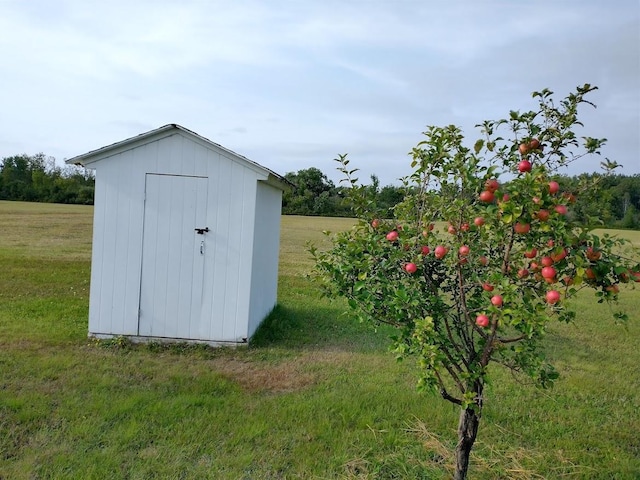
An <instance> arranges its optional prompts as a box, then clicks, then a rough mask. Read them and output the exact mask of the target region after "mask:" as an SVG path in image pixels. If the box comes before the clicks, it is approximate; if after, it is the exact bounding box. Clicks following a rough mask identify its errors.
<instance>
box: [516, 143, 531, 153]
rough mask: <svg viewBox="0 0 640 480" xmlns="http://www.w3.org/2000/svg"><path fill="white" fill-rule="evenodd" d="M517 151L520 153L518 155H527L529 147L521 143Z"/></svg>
mask: <svg viewBox="0 0 640 480" xmlns="http://www.w3.org/2000/svg"><path fill="white" fill-rule="evenodd" d="M518 151H519V152H520V155H526V154H527V153H529V145H528V144H526V143H521V144H520V145H519V146H518Z"/></svg>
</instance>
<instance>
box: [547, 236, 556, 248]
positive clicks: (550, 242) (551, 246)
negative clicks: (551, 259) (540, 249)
mask: <svg viewBox="0 0 640 480" xmlns="http://www.w3.org/2000/svg"><path fill="white" fill-rule="evenodd" d="M555 244H556V242H554V241H553V238H550V239H549V240H547V247H549V248H553V246H554V245H555Z"/></svg>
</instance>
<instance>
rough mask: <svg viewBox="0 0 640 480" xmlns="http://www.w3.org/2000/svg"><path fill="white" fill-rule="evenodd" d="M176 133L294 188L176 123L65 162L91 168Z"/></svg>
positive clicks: (282, 184)
mask: <svg viewBox="0 0 640 480" xmlns="http://www.w3.org/2000/svg"><path fill="white" fill-rule="evenodd" d="M175 132H180V133H182V134H184V135H186V136H187V137H192V138H193V139H195V140H197V141H199V142H204V143H205V144H208V145H211V146H213V147H215V148H216V149H219V150H222V151H224V152H226V153H228V154H230V155H231V156H233V157H235V158H237V159H239V160H241V161H242V162H246V163H247V164H248V165H249V166H252V167H253V168H257V169H258V170H261V171H263V172H264V173H266V174H267V175H268V176H269V181H270V182H269V183H276V184H280V186H281V187H282V188H285V187H291V186H292V184H291V182H289V180H287V179H286V178H285V177H283V176H282V175H279V174H277V173H276V172H274V171H273V170H270V169H269V168H267V167H265V166H263V165H260V164H259V163H257V162H254V161H253V160H250V159H248V158H247V157H245V156H244V155H240V154H239V153H236V152H234V151H232V150H229V149H228V148H225V147H223V146H222V145H220V144H218V143H215V142H212V141H211V140H209V139H208V138H205V137H203V136H201V135H198V134H197V133H195V132H194V131H192V130H189V129H188V128H185V127H182V126H180V125H178V124H176V123H170V124H168V125H164V126H162V127H160V128H156V129H155V130H150V131H148V132H145V133H141V134H140V135H136V136H135V137H131V138H127V139H125V140H121V141H119V142H116V143H112V144H111V145H107V146H104V147H101V148H98V149H96V150H91V151H89V152H87V153H84V154H82V155H77V156H75V157H73V158H69V159H67V160H65V163H67V164H71V165H82V166H84V167H86V166H90V164H91V163H93V162H96V161H98V160H102V159H104V158H107V157H110V156H112V155H115V154H117V153H120V152H122V151H125V150H128V149H130V148H132V146H133V145H135V144H143V143H145V141H146V140H150V139H152V138H154V137H158V138H162V137H164V136H168V135H172V134H173V133H175Z"/></svg>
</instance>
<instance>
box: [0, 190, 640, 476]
mask: <svg viewBox="0 0 640 480" xmlns="http://www.w3.org/2000/svg"><path fill="white" fill-rule="evenodd" d="M92 213H93V210H92V207H86V206H65V205H47V204H29V203H19V202H0V479H2V480H5V479H6V480H9V479H76V478H77V479H111V478H113V479H120V478H122V479H178V478H180V479H206V478H210V479H334V478H337V479H405V478H406V479H446V478H450V475H451V462H452V458H451V454H450V451H451V449H452V448H453V447H454V446H455V440H456V433H455V430H456V423H457V416H458V412H457V409H456V408H453V407H452V406H451V405H450V404H448V403H446V402H444V401H443V400H441V399H440V398H439V397H437V396H431V395H427V394H421V393H418V392H417V391H416V390H415V388H414V385H415V365H414V364H413V363H412V362H410V361H406V362H404V363H398V362H397V361H396V360H395V358H394V356H393V355H392V354H391V353H389V352H388V351H387V345H388V336H389V334H390V332H389V331H388V330H385V329H379V330H378V331H377V332H376V331H373V330H372V329H371V328H369V327H367V326H366V325H361V324H359V323H357V322H355V321H354V320H352V319H351V318H349V317H348V316H347V315H344V312H345V310H346V308H345V304H344V302H341V301H332V302H331V301H329V300H327V299H325V298H323V297H322V296H321V294H320V291H319V289H318V288H317V286H316V285H314V283H313V282H312V281H311V280H310V279H309V278H308V273H309V271H310V269H311V267H312V263H311V259H310V257H309V255H308V253H307V247H306V244H307V242H309V241H312V242H315V243H316V244H318V245H320V246H321V245H323V242H325V241H326V239H325V238H324V235H323V234H322V231H323V230H331V231H337V230H340V229H345V228H349V227H350V225H351V224H352V220H349V219H328V218H311V217H283V219H282V234H281V255H280V281H279V305H278V307H277V308H276V310H275V311H274V313H273V314H272V315H271V317H270V318H269V319H268V320H267V321H266V322H265V324H264V325H263V328H262V329H261V330H260V331H259V333H258V334H257V335H256V337H255V338H254V341H253V342H252V343H251V345H250V346H249V347H248V348H239V349H211V348H207V347H202V346H187V345H174V346H159V345H144V346H131V345H129V344H128V343H127V342H126V341H122V340H114V341H109V342H92V341H89V340H88V339H87V314H88V293H89V275H90V253H91V228H92ZM616 233H618V234H620V235H622V236H626V237H627V238H630V239H631V240H632V241H633V242H634V243H635V245H636V246H640V232H630V231H624V232H622V231H621V232H616ZM621 297H622V302H621V306H622V307H623V308H624V309H626V310H627V311H628V313H629V317H630V321H629V323H628V325H627V326H626V327H625V326H621V325H616V324H614V323H613V321H612V320H611V315H610V311H609V308H608V307H607V306H606V305H600V304H597V303H596V302H595V300H592V299H591V298H590V297H589V296H587V295H583V296H581V297H579V298H578V299H577V300H575V301H574V306H575V308H576V309H577V311H578V316H577V321H576V322H575V324H572V325H561V324H557V325H553V327H552V328H551V329H550V331H549V336H548V342H547V353H548V356H549V357H550V358H551V359H552V361H553V363H554V364H555V365H556V366H557V367H558V369H559V370H560V372H561V375H562V377H561V379H560V380H559V381H558V383H557V385H556V386H555V388H554V389H552V390H548V391H541V390H537V389H535V388H534V387H532V386H530V385H528V384H526V383H522V382H518V381H517V379H514V378H512V376H511V375H510V374H508V373H506V372H503V371H501V370H500V369H499V368H495V371H494V374H495V375H494V377H493V378H494V382H493V383H492V384H491V385H490V386H489V388H488V392H487V400H486V407H485V410H484V415H483V418H482V423H481V427H480V433H479V437H478V442H477V444H476V448H475V450H474V454H473V459H472V467H471V474H470V478H472V479H473V478H478V479H512V478H514V479H540V478H546V479H555V478H558V479H564V478H569V479H603V480H604V479H606V480H609V479H638V478H640V435H638V432H639V431H640V415H639V414H638V412H639V411H640V369H639V368H638V365H639V364H640V314H639V313H638V312H640V288H636V289H631V288H628V287H626V286H625V287H624V288H623V291H622V295H621Z"/></svg>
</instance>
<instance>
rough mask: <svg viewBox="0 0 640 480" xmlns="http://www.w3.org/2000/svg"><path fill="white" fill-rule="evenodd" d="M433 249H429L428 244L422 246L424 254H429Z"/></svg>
mask: <svg viewBox="0 0 640 480" xmlns="http://www.w3.org/2000/svg"><path fill="white" fill-rule="evenodd" d="M430 251H431V250H430V249H429V247H427V246H426V245H423V246H422V247H420V253H421V254H422V255H429V252H430Z"/></svg>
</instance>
